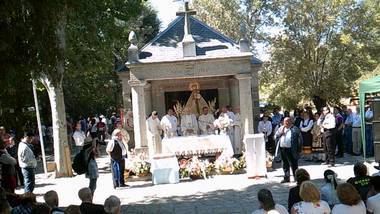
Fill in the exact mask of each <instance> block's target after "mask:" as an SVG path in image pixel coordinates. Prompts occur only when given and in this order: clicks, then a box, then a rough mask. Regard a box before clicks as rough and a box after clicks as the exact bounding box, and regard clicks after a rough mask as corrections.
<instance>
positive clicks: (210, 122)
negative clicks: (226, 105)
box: [198, 106, 215, 135]
mask: <svg viewBox="0 0 380 214" xmlns="http://www.w3.org/2000/svg"><path fill="white" fill-rule="evenodd" d="M208 110H209V109H208V107H207V106H205V107H203V109H202V111H203V114H202V115H200V116H199V118H198V125H199V130H200V132H201V133H200V134H201V135H211V134H213V133H214V121H215V118H214V116H213V115H212V114H210V113H209V112H208Z"/></svg>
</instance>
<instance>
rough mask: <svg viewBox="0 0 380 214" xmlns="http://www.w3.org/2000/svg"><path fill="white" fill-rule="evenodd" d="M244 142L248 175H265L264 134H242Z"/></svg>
mask: <svg viewBox="0 0 380 214" xmlns="http://www.w3.org/2000/svg"><path fill="white" fill-rule="evenodd" d="M244 144H245V150H246V151H245V160H246V163H247V175H248V177H249V178H250V177H256V176H259V177H262V176H266V174H267V168H266V158H265V155H266V153H265V140H264V134H246V135H245V136H244Z"/></svg>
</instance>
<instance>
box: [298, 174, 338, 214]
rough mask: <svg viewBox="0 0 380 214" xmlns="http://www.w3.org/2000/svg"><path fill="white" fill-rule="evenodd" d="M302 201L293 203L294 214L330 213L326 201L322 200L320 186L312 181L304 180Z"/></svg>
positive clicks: (301, 194)
mask: <svg viewBox="0 0 380 214" xmlns="http://www.w3.org/2000/svg"><path fill="white" fill-rule="evenodd" d="M300 197H301V198H302V201H301V202H298V203H296V204H294V205H293V207H292V209H291V213H292V214H330V213H331V210H330V207H329V204H328V203H327V202H326V201H322V200H321V196H320V193H319V190H318V188H317V187H316V186H315V185H314V184H313V183H312V182H311V181H304V182H303V183H302V184H301V187H300Z"/></svg>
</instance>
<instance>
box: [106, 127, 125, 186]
mask: <svg viewBox="0 0 380 214" xmlns="http://www.w3.org/2000/svg"><path fill="white" fill-rule="evenodd" d="M113 134H114V137H113V139H112V140H110V141H109V142H108V144H107V148H106V152H107V154H108V155H109V157H110V159H111V173H112V180H113V187H114V188H116V187H125V186H126V185H125V183H124V170H125V158H126V156H127V148H126V147H125V145H124V143H123V133H122V131H121V130H119V129H115V130H114V133H113Z"/></svg>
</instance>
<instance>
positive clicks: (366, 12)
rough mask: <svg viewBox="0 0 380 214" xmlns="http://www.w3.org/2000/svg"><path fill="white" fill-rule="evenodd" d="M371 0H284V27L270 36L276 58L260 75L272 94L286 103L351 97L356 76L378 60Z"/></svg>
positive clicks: (334, 100)
mask: <svg viewBox="0 0 380 214" xmlns="http://www.w3.org/2000/svg"><path fill="white" fill-rule="evenodd" d="M369 3H370V1H363V2H357V1H353V0H347V1H324V0H318V1H313V2H311V1H299V2H298V1H296V2H295V1H284V2H283V4H281V11H282V14H281V15H280V17H281V23H282V27H283V31H282V33H281V34H279V35H277V36H275V37H273V38H271V39H270V43H271V45H272V50H271V56H272V58H271V61H270V62H269V63H268V66H267V67H266V68H265V69H264V70H263V72H262V76H261V77H262V81H261V82H262V83H263V84H266V85H270V87H271V91H272V93H271V98H272V99H273V100H276V101H278V103H281V104H283V105H285V106H286V105H288V104H292V105H294V104H296V103H298V102H299V101H301V100H302V99H304V100H312V101H313V102H314V104H315V105H316V107H317V109H319V108H320V107H322V106H323V105H325V104H326V102H329V103H337V102H338V101H339V99H340V98H342V97H347V96H350V95H351V94H352V93H353V91H354V89H355V80H356V79H358V78H359V77H360V76H361V75H362V74H364V73H366V72H368V71H372V70H373V69H374V68H375V67H376V65H377V64H378V63H379V59H378V58H377V57H376V56H375V55H374V54H372V53H371V49H372V48H374V46H373V45H375V43H376V42H375V41H374V40H375V39H376V38H378V36H379V35H378V32H374V31H371V30H368V28H370V27H374V25H376V23H375V22H376V21H375V20H374V19H373V16H375V11H374V10H372V9H370V8H369V7H368V4H369ZM377 25H378V23H377ZM378 26H379V25H378ZM376 34H377V35H376Z"/></svg>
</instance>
